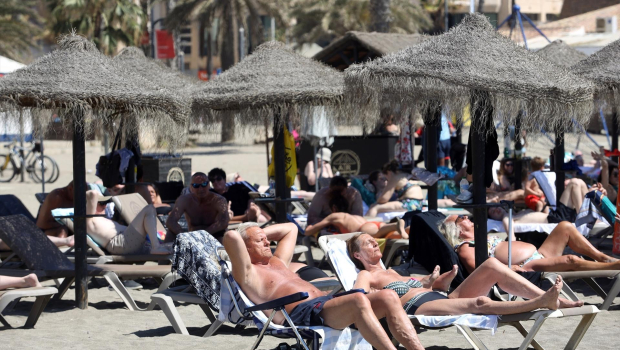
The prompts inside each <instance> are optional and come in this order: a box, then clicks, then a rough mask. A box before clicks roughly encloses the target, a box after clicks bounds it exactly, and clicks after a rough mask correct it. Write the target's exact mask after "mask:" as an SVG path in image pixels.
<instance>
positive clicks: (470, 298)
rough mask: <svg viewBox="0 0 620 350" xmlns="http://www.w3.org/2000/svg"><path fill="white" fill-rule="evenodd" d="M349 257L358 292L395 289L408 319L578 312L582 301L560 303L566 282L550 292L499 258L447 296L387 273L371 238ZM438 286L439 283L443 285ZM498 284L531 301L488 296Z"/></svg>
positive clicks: (351, 246) (352, 245) (350, 245)
mask: <svg viewBox="0 0 620 350" xmlns="http://www.w3.org/2000/svg"><path fill="white" fill-rule="evenodd" d="M347 250H348V252H349V257H350V258H351V260H353V262H354V264H355V266H357V268H358V269H360V273H359V274H358V276H357V280H356V282H355V288H363V289H365V290H366V291H371V289H375V290H381V289H392V290H394V291H395V292H396V293H397V294H398V296H399V297H400V301H401V304H402V306H403V308H404V309H405V311H407V313H408V314H409V315H428V316H442V315H459V314H483V315H508V314H515V313H520V312H527V311H532V310H535V309H538V308H548V309H552V310H555V309H557V308H558V307H562V308H565V307H576V306H581V305H583V302H581V301H569V300H566V299H562V298H559V293H560V290H561V289H562V279H561V278H560V277H558V278H557V279H556V282H555V285H554V286H553V287H551V288H550V289H549V290H548V291H547V292H544V291H542V290H541V289H539V288H538V287H536V286H534V285H533V284H532V283H530V282H529V281H528V280H526V279H525V278H523V277H522V276H520V275H519V274H517V273H515V272H513V271H511V270H510V269H509V268H508V267H507V266H506V265H503V264H502V263H500V262H499V261H497V260H496V259H488V260H487V261H485V262H484V263H483V264H482V265H480V267H479V268H478V269H476V271H475V272H473V273H472V274H471V275H469V277H467V279H465V281H463V283H461V285H460V286H459V287H458V288H456V289H455V290H454V291H453V292H452V293H450V294H449V295H448V296H447V297H446V296H444V295H443V294H442V293H438V292H435V291H433V290H432V289H429V288H424V286H423V285H422V283H420V282H419V281H416V280H412V279H410V278H408V277H402V276H400V275H399V274H398V273H396V272H394V271H391V270H385V269H384V268H383V267H382V266H381V251H380V250H379V246H378V244H377V242H376V241H375V239H374V238H373V237H371V236H370V235H367V234H361V235H359V236H356V237H353V238H351V239H350V240H349V241H347ZM456 269H457V267H456V265H455V266H454V268H453V270H452V271H450V272H447V273H445V274H443V275H441V276H439V278H437V277H436V276H435V278H437V280H436V281H434V282H433V283H431V285H432V286H433V288H434V289H442V290H445V289H447V287H448V286H449V285H450V282H451V281H452V279H453V278H454V277H455V276H456V273H457V270H456ZM439 281H440V282H439ZM496 283H497V284H498V285H499V287H500V288H502V289H503V290H504V291H506V292H508V293H510V294H512V295H518V296H520V297H523V298H527V299H529V300H527V301H512V302H498V301H493V300H491V299H490V298H488V297H487V295H488V294H489V291H490V290H491V288H492V287H493V285H495V284H496Z"/></svg>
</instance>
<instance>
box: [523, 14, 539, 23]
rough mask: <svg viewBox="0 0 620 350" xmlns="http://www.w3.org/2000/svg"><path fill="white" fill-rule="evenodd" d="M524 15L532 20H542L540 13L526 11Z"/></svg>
mask: <svg viewBox="0 0 620 350" xmlns="http://www.w3.org/2000/svg"><path fill="white" fill-rule="evenodd" d="M524 15H526V16H527V17H528V18H529V19H531V20H532V22H538V21H540V14H538V13H524Z"/></svg>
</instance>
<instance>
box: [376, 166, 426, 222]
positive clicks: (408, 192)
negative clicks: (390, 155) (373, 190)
mask: <svg viewBox="0 0 620 350" xmlns="http://www.w3.org/2000/svg"><path fill="white" fill-rule="evenodd" d="M383 173H384V174H385V175H386V176H387V178H388V183H387V185H386V186H385V188H384V189H383V191H382V192H381V194H380V195H377V203H375V204H373V205H372V206H371V207H370V209H369V210H368V212H367V213H366V215H367V216H377V214H378V213H383V212H391V211H412V210H421V209H422V200H423V199H424V194H423V193H422V188H420V186H418V185H415V184H413V183H411V182H409V178H410V177H411V174H409V173H407V172H405V171H402V169H401V168H400V165H399V164H398V162H397V161H396V160H392V161H391V162H389V163H387V164H385V165H384V166H383ZM394 193H396V196H397V198H398V199H397V200H396V201H392V202H390V198H391V197H392V194H394Z"/></svg>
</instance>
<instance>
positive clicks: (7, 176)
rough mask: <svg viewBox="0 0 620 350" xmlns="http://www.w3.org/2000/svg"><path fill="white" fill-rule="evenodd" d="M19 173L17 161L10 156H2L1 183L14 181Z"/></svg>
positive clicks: (0, 166) (0, 163) (0, 159)
mask: <svg viewBox="0 0 620 350" xmlns="http://www.w3.org/2000/svg"><path fill="white" fill-rule="evenodd" d="M17 173H18V168H17V166H15V161H14V160H13V158H11V157H10V156H9V155H8V154H0V182H9V181H11V180H13V178H14V177H15V175H16V174H17Z"/></svg>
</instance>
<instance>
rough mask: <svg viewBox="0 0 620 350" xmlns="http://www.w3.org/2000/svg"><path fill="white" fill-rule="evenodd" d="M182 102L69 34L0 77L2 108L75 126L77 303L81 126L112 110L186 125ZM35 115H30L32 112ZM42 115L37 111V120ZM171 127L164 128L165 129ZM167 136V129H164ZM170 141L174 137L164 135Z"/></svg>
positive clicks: (81, 293)
mask: <svg viewBox="0 0 620 350" xmlns="http://www.w3.org/2000/svg"><path fill="white" fill-rule="evenodd" d="M182 106H183V101H181V100H179V99H178V98H177V97H175V96H174V95H171V94H170V93H169V92H168V91H167V90H164V89H162V88H159V87H157V86H153V84H152V83H150V82H149V81H146V80H144V79H143V78H141V77H140V76H138V75H136V74H132V73H131V72H129V71H119V70H118V68H117V67H116V65H115V64H114V63H113V62H112V60H110V59H109V58H107V57H105V56H104V55H102V54H101V53H100V52H99V51H98V50H97V48H96V47H95V45H94V44H93V43H92V42H90V41H88V40H86V39H85V38H83V37H80V36H77V35H74V34H72V35H67V36H65V37H63V38H61V40H60V41H59V43H58V49H57V50H55V51H53V52H51V53H50V54H48V55H45V56H43V57H41V58H39V59H37V60H36V61H35V62H34V63H32V64H31V65H29V66H27V67H25V68H23V69H20V70H18V71H16V72H14V73H13V74H11V75H9V76H7V77H6V78H3V79H2V80H0V110H2V111H8V112H12V113H15V112H21V111H23V110H29V111H31V112H38V111H41V110H54V111H57V112H58V113H59V114H60V115H62V116H63V117H64V122H65V125H67V126H68V127H71V128H72V129H73V173H74V206H75V217H74V228H75V237H76V239H75V246H76V259H75V262H76V263H75V266H76V288H75V291H76V302H77V304H78V307H80V308H86V306H87V305H88V300H87V299H88V298H87V269H86V267H87V265H86V250H87V248H86V220H85V219H86V218H85V216H86V169H85V159H84V157H85V149H84V135H85V130H86V129H87V128H89V127H92V126H93V125H94V124H97V123H101V122H104V123H105V122H107V121H108V120H109V119H106V118H111V117H110V116H111V114H112V113H114V112H119V113H131V115H132V116H134V117H136V118H138V119H140V118H148V119H149V120H151V121H152V122H154V123H157V122H159V123H161V124H162V125H170V124H174V123H177V124H184V123H186V121H187V116H186V115H184V114H183V110H184V109H183V108H182ZM33 114H34V113H33ZM41 118H43V114H41V113H40V114H39V119H41ZM168 130H169V129H166V131H168ZM166 134H167V132H166ZM167 136H168V137H170V138H171V139H174V137H176V135H167Z"/></svg>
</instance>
